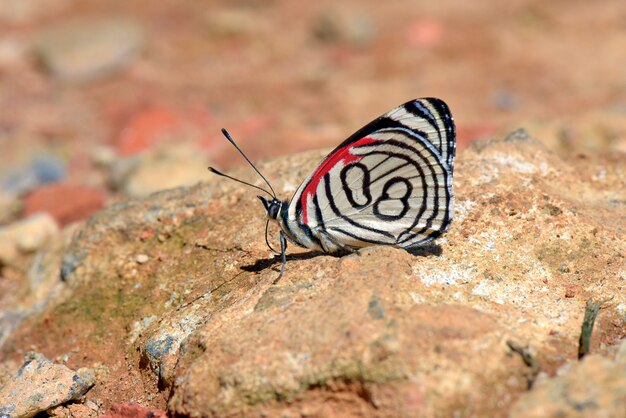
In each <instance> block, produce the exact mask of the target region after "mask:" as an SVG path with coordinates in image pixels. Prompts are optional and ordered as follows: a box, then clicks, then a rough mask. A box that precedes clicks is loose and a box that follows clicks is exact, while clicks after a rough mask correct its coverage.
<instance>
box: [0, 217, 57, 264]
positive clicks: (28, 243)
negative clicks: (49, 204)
mask: <svg viewBox="0 0 626 418" xmlns="http://www.w3.org/2000/svg"><path fill="white" fill-rule="evenodd" d="M58 234H59V226H58V224H57V223H56V221H55V220H54V218H52V217H51V216H50V215H48V214H46V213H37V214H34V215H32V216H30V217H28V218H26V219H23V220H21V221H18V222H14V223H12V224H10V225H8V226H5V227H2V228H0V263H2V262H4V263H10V262H11V261H13V260H14V259H15V258H16V257H17V255H18V253H19V252H23V253H30V252H34V251H37V250H38V249H40V248H41V247H42V246H43V245H44V244H45V243H47V242H48V241H50V240H51V239H53V238H54V237H56V236H57V235H58Z"/></svg>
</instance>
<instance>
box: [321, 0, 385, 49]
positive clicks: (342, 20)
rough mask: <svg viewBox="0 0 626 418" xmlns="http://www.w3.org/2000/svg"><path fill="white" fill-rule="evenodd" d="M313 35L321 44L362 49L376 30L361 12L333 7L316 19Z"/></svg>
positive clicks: (369, 41)
mask: <svg viewBox="0 0 626 418" xmlns="http://www.w3.org/2000/svg"><path fill="white" fill-rule="evenodd" d="M313 34H314V35H315V37H316V38H317V39H319V40H320V41H322V42H329V43H335V42H341V43H347V44H350V45H353V46H358V47H364V46H367V45H369V44H370V43H371V42H372V40H373V39H374V36H375V34H376V29H375V27H374V23H373V21H372V19H371V17H370V16H369V15H368V14H366V13H364V12H363V11H361V10H355V9H345V8H336V7H335V8H332V9H330V10H326V11H324V12H323V13H321V14H320V15H319V16H318V17H317V19H316V21H315V23H314V25H313Z"/></svg>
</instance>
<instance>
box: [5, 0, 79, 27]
mask: <svg viewBox="0 0 626 418" xmlns="http://www.w3.org/2000/svg"><path fill="white" fill-rule="evenodd" d="M68 3H69V2H68V1H67V0H48V1H46V2H45V4H42V3H41V2H39V1H37V0H19V1H15V0H0V22H8V23H11V24H24V23H29V22H32V21H34V20H35V19H37V18H39V17H41V16H49V15H51V14H54V13H58V12H59V11H60V10H62V9H63V8H65V6H66V5H67V4H68Z"/></svg>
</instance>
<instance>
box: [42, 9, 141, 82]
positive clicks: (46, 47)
mask: <svg viewBox="0 0 626 418" xmlns="http://www.w3.org/2000/svg"><path fill="white" fill-rule="evenodd" d="M142 37H143V36H142V31H141V29H140V28H139V27H138V26H137V24H135V23H134V22H132V21H129V20H123V19H97V20H88V19H83V20H77V21H73V22H64V23H63V24H61V25H60V26H57V27H54V28H50V29H48V30H46V31H44V32H43V33H41V34H40V35H39V38H38V40H37V41H35V44H34V49H35V52H36V53H37V54H38V55H39V57H40V59H41V61H42V62H43V64H44V65H45V67H46V68H47V69H48V71H50V73H52V74H53V75H54V76H55V77H58V78H60V79H63V80H68V81H84V80H90V79H94V78H102V77H104V76H107V75H110V74H112V73H114V72H116V71H118V70H120V69H122V68H124V67H125V66H127V65H128V64H129V63H130V62H131V60H132V58H133V57H134V56H135V55H136V54H137V51H138V50H139V49H140V48H141V44H142Z"/></svg>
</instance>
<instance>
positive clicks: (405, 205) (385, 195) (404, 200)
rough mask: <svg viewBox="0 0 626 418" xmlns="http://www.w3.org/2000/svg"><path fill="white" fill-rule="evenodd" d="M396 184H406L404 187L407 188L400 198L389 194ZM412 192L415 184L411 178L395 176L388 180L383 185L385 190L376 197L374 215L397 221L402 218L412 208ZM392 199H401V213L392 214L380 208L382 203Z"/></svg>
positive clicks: (385, 219) (384, 219)
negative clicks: (410, 204)
mask: <svg viewBox="0 0 626 418" xmlns="http://www.w3.org/2000/svg"><path fill="white" fill-rule="evenodd" d="M396 184H404V188H405V190H404V195H403V196H402V197H399V198H397V197H393V198H392V197H391V196H390V195H389V189H391V188H392V187H393V186H394V185H396ZM411 193H413V185H412V184H411V182H410V181H409V180H407V179H405V178H404V177H394V178H392V179H390V180H388V181H387V182H386V183H385V185H384V186H383V191H382V193H381V195H380V197H379V198H378V199H376V201H375V202H374V206H373V207H372V212H373V213H374V215H376V217H377V218H379V219H381V220H383V221H397V220H398V219H402V218H403V217H404V215H406V213H407V212H408V211H409V209H410V206H409V198H410V197H411ZM392 199H393V200H399V201H400V203H401V204H402V210H400V213H398V214H397V215H390V214H388V213H383V212H382V211H381V210H380V205H381V204H383V202H386V201H390V200H392Z"/></svg>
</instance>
